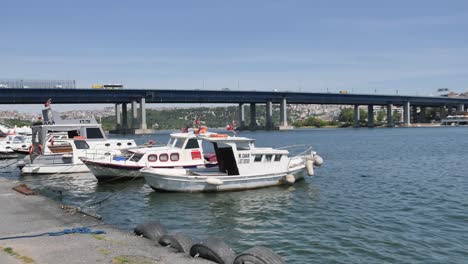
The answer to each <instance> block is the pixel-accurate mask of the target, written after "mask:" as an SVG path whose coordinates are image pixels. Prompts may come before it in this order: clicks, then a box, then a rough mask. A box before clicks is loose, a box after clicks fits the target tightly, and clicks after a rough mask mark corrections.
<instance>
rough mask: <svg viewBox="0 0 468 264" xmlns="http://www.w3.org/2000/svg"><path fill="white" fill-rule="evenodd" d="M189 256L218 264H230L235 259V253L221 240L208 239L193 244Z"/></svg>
mask: <svg viewBox="0 0 468 264" xmlns="http://www.w3.org/2000/svg"><path fill="white" fill-rule="evenodd" d="M190 256H192V257H195V256H198V257H200V258H203V259H207V260H211V261H214V262H216V263H220V264H231V263H233V261H234V258H235V257H236V252H234V250H232V248H231V247H230V246H229V245H228V244H226V242H224V241H223V240H222V239H220V238H216V237H209V238H207V239H205V240H203V241H200V242H198V243H195V244H194V245H193V246H192V247H191V248H190Z"/></svg>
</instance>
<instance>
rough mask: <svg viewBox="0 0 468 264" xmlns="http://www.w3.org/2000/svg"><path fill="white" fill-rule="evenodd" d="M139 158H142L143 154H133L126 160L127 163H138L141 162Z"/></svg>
mask: <svg viewBox="0 0 468 264" xmlns="http://www.w3.org/2000/svg"><path fill="white" fill-rule="evenodd" d="M141 158H143V154H140V153H135V154H133V155H132V156H131V157H130V158H129V159H128V160H129V161H134V162H138V161H140V160H141Z"/></svg>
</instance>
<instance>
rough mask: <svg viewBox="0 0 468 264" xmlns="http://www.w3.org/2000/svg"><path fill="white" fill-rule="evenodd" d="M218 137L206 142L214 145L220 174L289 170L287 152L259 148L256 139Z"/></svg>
mask: <svg viewBox="0 0 468 264" xmlns="http://www.w3.org/2000/svg"><path fill="white" fill-rule="evenodd" d="M218 135H219V134H214V136H213V135H209V136H207V137H204V140H206V141H209V142H211V143H213V147H214V149H215V154H216V158H217V160H218V167H219V171H220V172H223V173H226V174H228V175H250V174H269V173H274V172H278V171H286V170H287V168H288V164H289V158H288V154H289V152H288V151H287V150H281V149H273V148H257V147H255V144H254V142H255V140H254V139H251V138H246V137H230V136H227V135H226V136H218Z"/></svg>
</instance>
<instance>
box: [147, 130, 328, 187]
mask: <svg viewBox="0 0 468 264" xmlns="http://www.w3.org/2000/svg"><path fill="white" fill-rule="evenodd" d="M199 138H201V139H203V140H206V141H208V142H211V143H212V144H213V146H214V149H215V153H216V158H217V161H218V167H216V168H203V169H164V168H150V167H146V168H143V169H141V170H140V172H141V174H142V175H143V176H144V177H145V181H146V183H147V184H148V185H149V186H151V187H152V188H153V189H155V190H162V191H175V192H214V191H233V190H246V189H254V188H261V187H268V186H274V185H282V184H292V183H294V182H296V181H298V180H301V179H302V178H303V177H304V174H305V173H306V172H307V173H308V174H309V175H313V170H314V167H313V166H314V165H315V166H319V165H321V164H322V162H323V160H322V158H321V157H320V156H318V155H317V154H316V153H315V152H313V151H311V152H310V153H307V154H304V155H297V156H294V157H289V151H288V150H285V149H273V148H257V147H255V145H254V139H250V138H245V137H231V136H227V135H224V134H209V135H205V136H200V137H199Z"/></svg>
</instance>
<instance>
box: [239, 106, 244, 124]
mask: <svg viewBox="0 0 468 264" xmlns="http://www.w3.org/2000/svg"><path fill="white" fill-rule="evenodd" d="M239 126H240V128H244V127H245V109H244V104H243V103H240V104H239Z"/></svg>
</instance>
